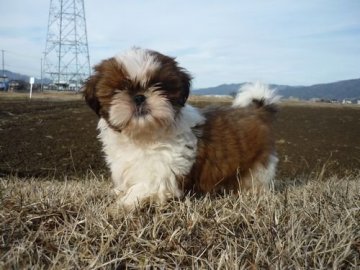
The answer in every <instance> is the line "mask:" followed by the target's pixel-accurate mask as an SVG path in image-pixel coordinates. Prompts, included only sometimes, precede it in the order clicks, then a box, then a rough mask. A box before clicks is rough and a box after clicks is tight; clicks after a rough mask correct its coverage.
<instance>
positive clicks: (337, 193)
mask: <svg viewBox="0 0 360 270" xmlns="http://www.w3.org/2000/svg"><path fill="white" fill-rule="evenodd" d="M109 188H110V184H109V182H108V181H105V180H104V179H101V178H100V179H99V178H96V177H95V176H94V175H91V176H89V177H88V179H74V180H67V181H65V182H64V181H57V180H54V179H42V180H39V179H18V178H16V177H6V178H3V179H1V185H0V204H1V205H0V230H1V234H0V235H1V236H0V268H2V269H24V268H33V269H34V268H35V269H43V268H45V269H115V268H116V267H118V269H126V268H128V269H132V268H136V269H138V268H140V269H145V268H146V267H148V266H154V267H155V268H156V267H163V268H164V269H165V268H166V269H168V268H169V269H174V268H177V267H178V268H193V269H198V268H201V269H204V268H208V269H248V268H261V269H263V268H264V269H269V268H272V269H275V268H277V269H283V268H289V269H299V268H302V269H356V268H358V267H359V263H360V179H359V177H358V176H354V177H351V178H344V179H338V178H336V177H332V178H330V179H326V180H323V181H321V182H319V181H307V182H306V183H305V184H303V185H298V186H296V187H295V186H294V187H289V186H287V187H283V188H282V190H281V191H280V190H279V191H275V192H272V193H269V194H266V195H264V196H262V197H260V198H258V197H255V196H252V195H251V194H248V195H244V194H242V195H226V196H222V197H217V198H213V197H210V196H205V197H203V198H200V199H199V198H192V197H186V198H184V200H182V201H171V202H169V203H168V204H167V205H164V206H149V205H147V206H144V207H143V208H141V209H137V210H136V211H135V212H133V213H127V214H126V213H122V212H119V213H118V215H116V216H115V217H111V216H109V215H108V214H107V211H106V209H107V207H108V205H109V204H110V203H111V202H112V200H113V199H114V198H112V197H111V196H110V195H109V192H108V190H109Z"/></svg>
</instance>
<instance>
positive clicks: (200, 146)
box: [84, 48, 278, 208]
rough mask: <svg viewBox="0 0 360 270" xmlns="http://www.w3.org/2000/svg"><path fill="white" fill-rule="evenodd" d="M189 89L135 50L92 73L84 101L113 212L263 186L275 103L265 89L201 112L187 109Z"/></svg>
mask: <svg viewBox="0 0 360 270" xmlns="http://www.w3.org/2000/svg"><path fill="white" fill-rule="evenodd" d="M190 83H191V76H190V75H189V73H188V72H187V71H186V70H185V69H183V68H181V67H179V66H178V63H177V62H176V61H175V59H174V58H171V57H168V56H165V55H163V54H160V53H158V52H155V51H151V50H145V49H140V48H133V49H130V50H129V51H127V52H125V53H123V54H120V55H117V56H115V57H112V58H110V59H107V60H104V61H102V62H101V63H100V64H98V65H97V66H95V72H94V74H93V75H92V76H91V77H90V78H89V79H88V80H87V82H86V84H85V86H84V96H85V100H86V102H87V103H88V105H89V106H90V107H91V108H92V109H93V110H94V111H95V112H96V113H97V114H98V116H99V118H100V119H99V123H98V129H99V132H100V134H99V138H100V140H101V142H102V144H103V151H104V153H105V157H106V162H107V164H108V166H109V168H110V170H111V174H112V180H113V183H114V190H115V192H116V193H117V194H118V204H119V205H121V206H124V207H125V208H133V207H134V206H136V204H137V203H139V202H142V201H144V200H147V199H151V200H153V201H158V202H165V201H166V200H168V199H169V198H174V197H175V198H176V197H181V196H182V195H183V194H184V193H185V192H187V191H193V192H196V193H207V192H210V193H215V192H222V191H224V190H228V191H238V190H249V189H255V190H259V189H264V188H265V189H266V188H268V187H269V185H270V183H271V181H272V179H273V177H274V175H275V169H276V164H277V157H276V154H275V149H274V139H273V134H272V121H273V118H274V113H275V112H276V105H275V103H276V102H277V100H278V97H277V96H276V95H275V94H274V92H273V91H272V90H270V89H268V87H267V86H265V85H261V84H259V83H256V84H248V85H245V86H243V87H242V88H241V89H240V91H239V93H238V95H237V96H236V98H235V100H234V102H233V104H232V106H227V107H217V108H208V109H205V110H203V111H200V110H198V109H196V108H194V107H192V106H190V105H188V104H186V100H187V98H188V96H189V91H190Z"/></svg>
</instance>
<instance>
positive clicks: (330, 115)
mask: <svg viewBox="0 0 360 270" xmlns="http://www.w3.org/2000/svg"><path fill="white" fill-rule="evenodd" d="M199 104H201V105H204V103H203V102H202V103H199ZM96 124H97V116H96V115H95V114H94V113H93V112H92V111H91V110H90V109H89V108H88V107H87V106H86V105H85V104H84V102H83V101H81V100H79V99H78V98H75V99H69V100H54V99H34V100H31V101H30V100H28V99H26V98H24V97H22V98H4V96H0V176H4V175H9V174H17V175H18V176H20V177H22V176H27V177H28V176H32V177H39V176H49V175H50V176H51V175H54V177H59V176H68V177H71V176H81V175H84V174H86V173H88V172H89V170H91V171H92V172H94V173H96V174H98V173H104V174H107V173H108V172H107V168H106V167H105V163H104V160H103V155H102V153H101V151H100V143H99V142H98V140H97V138H96V136H97V131H96ZM275 131H276V141H277V151H278V154H279V158H280V163H279V169H278V178H281V179H285V178H293V177H295V176H297V175H303V174H305V175H307V174H309V173H310V174H311V173H313V174H318V173H320V171H321V168H325V171H326V173H328V174H338V175H340V176H343V175H347V174H349V173H350V172H352V171H354V170H359V168H360V106H359V107H356V106H343V105H326V106H324V105H308V104H298V103H294V104H283V105H281V106H280V111H279V114H278V119H277V121H276V123H275Z"/></svg>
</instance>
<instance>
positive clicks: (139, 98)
mask: <svg viewBox="0 0 360 270" xmlns="http://www.w3.org/2000/svg"><path fill="white" fill-rule="evenodd" d="M145 100H146V97H145V96H144V95H136V96H134V102H135V104H136V106H140V105H141V104H143V103H144V102H145Z"/></svg>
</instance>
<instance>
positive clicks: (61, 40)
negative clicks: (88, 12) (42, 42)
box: [44, 0, 90, 91]
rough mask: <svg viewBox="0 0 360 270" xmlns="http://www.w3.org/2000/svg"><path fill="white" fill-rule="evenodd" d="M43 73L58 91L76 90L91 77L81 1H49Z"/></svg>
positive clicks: (82, 1)
mask: <svg viewBox="0 0 360 270" xmlns="http://www.w3.org/2000/svg"><path fill="white" fill-rule="evenodd" d="M44 54H45V56H44V73H45V77H49V78H50V79H51V80H52V81H53V84H55V85H56V86H57V88H58V89H59V90H67V89H68V90H76V91H77V90H79V88H80V86H81V84H82V83H83V82H84V80H85V79H86V78H87V77H88V76H89V75H90V57H89V47H88V41H87V31H86V18H85V8H84V0H50V11H49V21H48V29H47V38H46V47H45V53H44Z"/></svg>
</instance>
